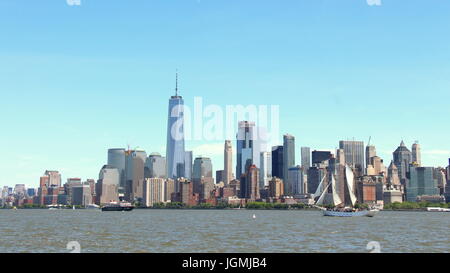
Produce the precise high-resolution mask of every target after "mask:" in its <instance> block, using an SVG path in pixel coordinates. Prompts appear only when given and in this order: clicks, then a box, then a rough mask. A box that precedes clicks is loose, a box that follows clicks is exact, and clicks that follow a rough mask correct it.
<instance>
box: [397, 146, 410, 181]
mask: <svg viewBox="0 0 450 273" xmlns="http://www.w3.org/2000/svg"><path fill="white" fill-rule="evenodd" d="M411 163H412V153H411V151H410V150H408V148H406V145H405V143H404V142H403V141H402V142H401V143H400V146H399V147H398V148H397V150H395V152H394V164H395V166H397V168H398V176H399V177H400V182H401V183H402V184H403V185H405V184H406V180H407V179H408V178H407V173H408V172H409V164H411Z"/></svg>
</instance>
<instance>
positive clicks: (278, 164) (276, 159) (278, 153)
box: [272, 145, 283, 179]
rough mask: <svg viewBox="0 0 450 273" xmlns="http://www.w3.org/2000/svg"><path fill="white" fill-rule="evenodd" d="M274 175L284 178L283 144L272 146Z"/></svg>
mask: <svg viewBox="0 0 450 273" xmlns="http://www.w3.org/2000/svg"><path fill="white" fill-rule="evenodd" d="M272 177H278V178H281V179H283V146H281V145H280V146H274V147H272Z"/></svg>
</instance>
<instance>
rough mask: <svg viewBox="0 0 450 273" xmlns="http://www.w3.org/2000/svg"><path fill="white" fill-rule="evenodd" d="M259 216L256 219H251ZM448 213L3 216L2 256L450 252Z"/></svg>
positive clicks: (145, 212) (198, 212) (73, 213)
mask: <svg viewBox="0 0 450 273" xmlns="http://www.w3.org/2000/svg"><path fill="white" fill-rule="evenodd" d="M253 214H255V215H256V216H257V217H256V218H253ZM449 224H450V213H428V212H380V213H379V214H378V215H377V216H376V217H374V218H369V217H354V218H338V217H323V216H322V214H321V212H319V211H275V210H271V211H260V210H252V211H250V210H134V211H131V212H101V211H99V210H16V211H13V210H0V234H1V236H0V252H69V250H67V248H66V246H67V243H68V242H70V241H77V242H79V243H80V245H81V252H230V253H245V252H270V253H272V252H275V253H278V252H368V250H367V249H366V246H367V244H368V243H369V242H371V241H378V242H379V243H380V246H381V252H449V251H450V236H449V227H450V225H449Z"/></svg>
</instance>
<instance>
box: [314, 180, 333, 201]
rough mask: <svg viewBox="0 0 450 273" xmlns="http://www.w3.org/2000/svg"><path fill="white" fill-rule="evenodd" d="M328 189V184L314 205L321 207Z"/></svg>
mask: <svg viewBox="0 0 450 273" xmlns="http://www.w3.org/2000/svg"><path fill="white" fill-rule="evenodd" d="M329 187H330V184H328V186H327V187H326V188H325V190H324V191H323V192H322V195H320V198H319V200H317V202H316V205H322V204H323V200H324V199H325V195H326V194H327V192H328V188H329Z"/></svg>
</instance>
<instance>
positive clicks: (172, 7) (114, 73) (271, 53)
mask: <svg viewBox="0 0 450 273" xmlns="http://www.w3.org/2000/svg"><path fill="white" fill-rule="evenodd" d="M449 14H450V1H442V0H420V1H419V0H382V5H381V6H369V5H367V3H366V1H365V0H352V1H344V0H341V1H337V0H326V1H325V0H308V1H306V0H305V1H300V0H292V1H291V0H281V1H279V0H276V1H275V0H270V1H269V0H257V1H256V0H245V1H243V0H198V1H197V0H133V1H125V0H109V1H107V0H81V6H69V5H67V4H66V0H39V1H29V0H2V1H0V93H1V99H0V120H1V126H0V128H1V129H0V147H1V149H0V151H1V156H0V186H1V185H10V186H13V185H14V184H16V183H24V184H27V185H28V186H37V185H38V181H39V176H40V175H42V174H43V172H44V171H45V170H46V169H56V170H59V171H61V172H62V175H63V181H65V180H66V179H67V178H68V177H81V178H83V179H86V178H95V179H97V177H98V172H99V170H100V168H101V167H102V165H103V164H105V163H106V158H107V149H108V148H110V147H126V145H127V144H128V143H129V144H130V145H131V146H133V147H134V146H139V147H141V148H143V149H145V150H146V151H147V152H148V153H150V152H153V151H157V152H161V153H163V154H164V153H165V148H164V146H165V132H166V122H167V121H166V115H167V113H166V112H167V103H168V98H169V96H170V95H172V93H173V89H174V73H175V69H176V68H178V69H179V72H180V92H181V94H182V95H183V96H184V98H185V102H186V104H188V105H189V104H192V102H193V98H194V96H201V97H203V99H204V103H206V104H219V105H223V106H225V105H227V104H231V105H234V104H244V105H246V104H256V105H259V104H276V105H279V106H280V116H281V125H280V127H281V128H280V129H281V133H290V134H292V135H294V136H295V137H296V145H297V155H296V156H297V163H299V156H300V146H310V147H311V148H312V149H334V148H335V147H336V146H338V141H339V140H340V139H351V138H353V137H354V138H355V139H360V140H364V141H365V142H367V140H368V138H369V136H372V139H373V144H375V145H376V146H377V150H378V151H379V154H380V155H381V156H382V157H383V159H384V160H385V162H386V163H389V162H390V160H391V157H392V151H393V150H394V149H395V148H396V147H397V146H398V145H399V143H400V141H401V139H402V138H403V139H404V140H405V142H406V144H407V145H408V146H410V145H411V144H412V143H413V142H414V141H415V140H419V141H420V143H421V144H422V150H423V161H424V164H425V165H430V166H446V165H447V160H448V158H449V157H450V142H449V141H448V136H449V135H450V129H449V128H450V127H449V125H448V124H449V123H448V122H449V117H450V107H449V102H450V77H449V75H450V50H449V45H450V16H449ZM233 144H234V143H233ZM202 145H203V146H202ZM221 145H222V142H220V143H217V142H212V143H206V142H205V143H194V142H192V143H189V142H188V143H187V148H188V149H193V148H196V147H197V148H196V149H194V155H199V154H203V155H205V156H208V155H209V156H211V157H212V158H213V165H214V166H213V167H214V170H217V169H220V168H222V166H223V163H222V157H221V155H220V151H221ZM199 146H200V147H199ZM208 152H210V153H211V154H208Z"/></svg>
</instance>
